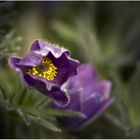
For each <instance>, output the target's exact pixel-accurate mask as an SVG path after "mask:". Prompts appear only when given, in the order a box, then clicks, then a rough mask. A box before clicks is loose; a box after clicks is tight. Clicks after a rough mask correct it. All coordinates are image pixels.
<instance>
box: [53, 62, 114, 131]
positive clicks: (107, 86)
mask: <svg viewBox="0 0 140 140" xmlns="http://www.w3.org/2000/svg"><path fill="white" fill-rule="evenodd" d="M63 86H64V88H65V89H66V91H67V93H69V95H70V103H69V104H68V105H67V106H66V107H58V106H55V108H59V109H64V110H73V111H78V112H82V113H83V114H84V115H85V116H86V118H80V117H75V116H74V117H63V118H61V117H59V118H58V120H59V121H60V122H62V123H64V124H65V125H66V126H68V127H69V128H77V129H78V128H82V127H83V126H85V125H87V124H88V123H89V122H91V121H93V120H94V119H95V118H97V117H98V116H99V115H100V114H101V113H102V112H103V111H104V110H105V109H106V108H107V107H108V106H109V105H110V104H111V103H112V101H113V99H112V98H111V97H110V90H111V82H110V81H108V80H103V81H99V79H98V74H97V72H96V70H95V69H93V67H92V66H91V65H88V64H87V65H86V64H83V65H80V66H79V67H78V75H76V76H73V77H71V78H70V79H69V80H68V81H67V82H66V83H65V84H64V85H63Z"/></svg>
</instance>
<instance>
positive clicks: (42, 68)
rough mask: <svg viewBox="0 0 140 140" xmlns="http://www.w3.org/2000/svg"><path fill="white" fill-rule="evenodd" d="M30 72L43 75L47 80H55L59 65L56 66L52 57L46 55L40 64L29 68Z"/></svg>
mask: <svg viewBox="0 0 140 140" xmlns="http://www.w3.org/2000/svg"><path fill="white" fill-rule="evenodd" d="M27 73H28V74H32V75H35V76H39V77H43V78H45V79H47V80H54V78H55V77H56V75H57V67H55V66H54V64H53V62H52V60H51V59H49V58H47V57H45V58H43V59H42V61H41V63H40V65H38V66H36V67H33V68H31V69H29V70H28V72H27Z"/></svg>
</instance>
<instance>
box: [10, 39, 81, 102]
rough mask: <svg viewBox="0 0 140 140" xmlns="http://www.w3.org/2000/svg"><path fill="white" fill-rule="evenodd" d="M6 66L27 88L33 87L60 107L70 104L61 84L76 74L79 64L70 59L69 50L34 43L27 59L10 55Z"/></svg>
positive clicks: (46, 43)
mask: <svg viewBox="0 0 140 140" xmlns="http://www.w3.org/2000/svg"><path fill="white" fill-rule="evenodd" d="M9 64H10V66H11V67H12V68H13V69H14V70H16V71H17V72H18V73H19V74H20V76H21V78H22V80H23V82H24V83H25V84H26V85H27V86H29V87H34V88H36V89H37V90H39V91H40V92H42V93H43V94H45V95H47V96H49V97H50V98H52V99H53V100H54V101H55V102H56V103H57V104H59V105H66V104H67V103H68V102H69V96H68V95H67V94H66V93H65V91H64V89H63V87H62V84H63V83H64V82H66V81H67V79H68V78H69V77H70V76H73V75H76V74H77V66H78V64H79V62H78V61H76V60H74V59H71V58H70V56H69V51H68V50H66V49H64V48H60V47H59V46H57V45H54V44H50V43H48V42H44V41H42V40H36V41H34V42H33V44H32V46H31V49H30V52H29V54H28V55H27V56H26V57H24V58H19V57H14V56H13V57H11V58H10V60H9Z"/></svg>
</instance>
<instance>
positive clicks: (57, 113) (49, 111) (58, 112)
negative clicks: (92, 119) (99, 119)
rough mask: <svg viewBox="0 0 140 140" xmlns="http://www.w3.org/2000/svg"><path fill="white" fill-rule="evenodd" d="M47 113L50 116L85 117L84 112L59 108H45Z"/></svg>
mask: <svg viewBox="0 0 140 140" xmlns="http://www.w3.org/2000/svg"><path fill="white" fill-rule="evenodd" d="M44 111H45V112H47V114H48V115H52V116H76V117H81V118H86V116H85V114H83V113H81V112H77V111H72V110H61V109H45V110H44Z"/></svg>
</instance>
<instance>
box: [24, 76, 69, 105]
mask: <svg viewBox="0 0 140 140" xmlns="http://www.w3.org/2000/svg"><path fill="white" fill-rule="evenodd" d="M24 80H25V81H26V82H27V83H28V85H29V86H30V87H34V88H36V89H37V90H38V91H40V92H41V93H43V94H45V95H47V96H49V97H51V98H52V99H53V100H54V101H55V103H56V104H58V105H60V106H65V105H67V104H68V103H69V96H68V95H67V94H66V93H65V92H64V91H61V90H60V87H59V86H58V85H52V84H51V83H50V84H49V83H47V84H46V83H45V82H43V81H41V80H38V79H34V78H33V76H30V75H28V74H24ZM49 86H50V87H49ZM48 87H49V88H50V89H49V88H48Z"/></svg>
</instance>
